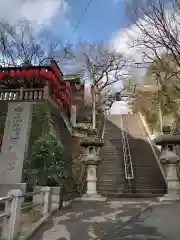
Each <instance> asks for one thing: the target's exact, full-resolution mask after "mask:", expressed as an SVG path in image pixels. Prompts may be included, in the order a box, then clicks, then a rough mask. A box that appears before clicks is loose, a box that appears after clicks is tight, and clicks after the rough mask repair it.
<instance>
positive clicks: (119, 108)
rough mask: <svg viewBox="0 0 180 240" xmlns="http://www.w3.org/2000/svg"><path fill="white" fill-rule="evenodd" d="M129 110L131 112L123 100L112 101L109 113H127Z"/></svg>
mask: <svg viewBox="0 0 180 240" xmlns="http://www.w3.org/2000/svg"><path fill="white" fill-rule="evenodd" d="M129 112H131V108H130V106H128V104H127V102H125V101H116V102H114V103H113V105H112V107H111V109H110V115H116V114H128V113H129Z"/></svg>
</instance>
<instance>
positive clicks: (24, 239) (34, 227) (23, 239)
mask: <svg viewBox="0 0 180 240" xmlns="http://www.w3.org/2000/svg"><path fill="white" fill-rule="evenodd" d="M56 211H58V209H53V210H52V211H51V212H50V213H47V214H46V215H44V216H43V217H42V218H41V219H40V220H38V221H37V222H35V223H34V224H33V225H32V226H31V229H30V231H27V232H25V235H24V236H20V237H19V240H29V239H31V237H32V236H33V235H34V234H35V233H36V232H37V231H38V230H39V228H40V227H41V226H42V225H43V224H44V223H45V222H46V221H47V220H48V218H49V217H51V216H52V215H53V214H54V213H55V212H56Z"/></svg>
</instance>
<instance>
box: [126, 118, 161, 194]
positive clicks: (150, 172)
mask: <svg viewBox="0 0 180 240" xmlns="http://www.w3.org/2000/svg"><path fill="white" fill-rule="evenodd" d="M127 126H128V134H129V146H130V151H131V156H132V165H133V169H134V176H135V179H134V181H133V184H132V186H133V189H132V190H133V192H134V194H136V195H142V196H143V195H144V196H147V195H152V196H161V195H163V194H164V193H165V189H166V187H165V181H164V178H163V175H162V173H161V171H160V168H159V165H158V162H157V160H156V158H155V155H154V153H153V150H152V147H151V145H150V143H149V142H148V139H147V133H146V131H145V128H144V126H143V125H142V122H141V120H140V117H139V116H138V115H129V116H128V117H127ZM155 150H156V153H158V150H157V149H155Z"/></svg>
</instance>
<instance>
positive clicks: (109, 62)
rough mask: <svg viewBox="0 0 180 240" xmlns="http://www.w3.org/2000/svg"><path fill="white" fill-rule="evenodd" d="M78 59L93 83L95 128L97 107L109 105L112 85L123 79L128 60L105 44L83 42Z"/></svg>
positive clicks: (77, 55) (77, 54) (94, 124)
mask: <svg viewBox="0 0 180 240" xmlns="http://www.w3.org/2000/svg"><path fill="white" fill-rule="evenodd" d="M75 56H76V58H75V59H76V61H78V62H80V63H81V64H82V67H83V70H84V71H85V72H87V75H88V77H87V78H88V80H89V82H90V83H91V97H92V105H93V128H95V126H96V107H97V106H99V107H102V105H107V102H108V95H109V93H110V86H111V85H113V84H114V83H116V82H118V81H120V80H122V78H123V76H124V75H123V72H122V70H123V69H124V67H125V65H126V61H125V60H124V59H123V58H122V56H121V55H120V54H118V53H116V52H115V51H113V50H111V49H109V48H108V47H106V46H105V45H103V44H88V43H81V44H79V45H78V47H77V49H76V53H75Z"/></svg>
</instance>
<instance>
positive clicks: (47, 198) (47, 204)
mask: <svg viewBox="0 0 180 240" xmlns="http://www.w3.org/2000/svg"><path fill="white" fill-rule="evenodd" d="M51 191H52V189H51V187H42V188H41V192H42V193H43V200H44V201H43V208H42V214H43V215H44V214H47V213H48V212H49V211H50V210H51V205H52V204H51V203H52V199H51V197H52V196H51Z"/></svg>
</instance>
